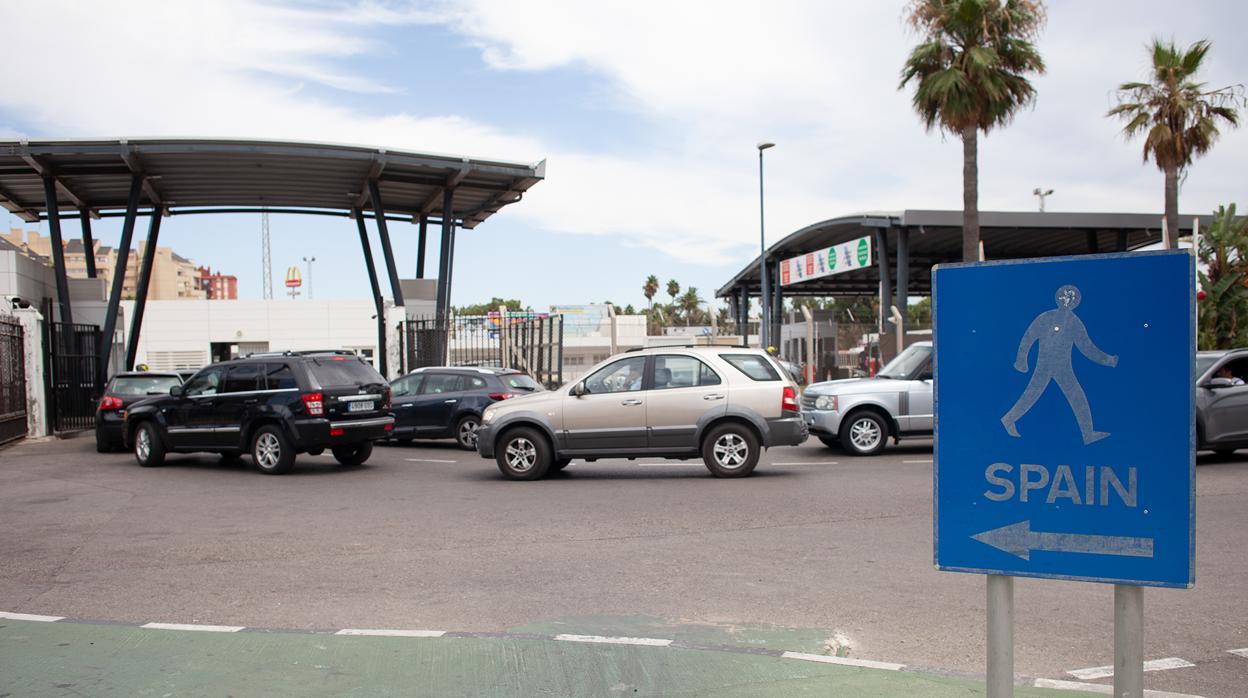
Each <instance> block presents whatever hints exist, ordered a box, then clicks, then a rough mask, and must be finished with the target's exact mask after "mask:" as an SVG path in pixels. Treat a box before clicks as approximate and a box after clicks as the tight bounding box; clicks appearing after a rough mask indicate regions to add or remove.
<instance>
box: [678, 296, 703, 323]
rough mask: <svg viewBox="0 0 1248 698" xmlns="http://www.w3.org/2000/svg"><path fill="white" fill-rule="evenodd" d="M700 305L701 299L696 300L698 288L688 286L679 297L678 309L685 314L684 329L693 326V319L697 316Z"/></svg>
mask: <svg viewBox="0 0 1248 698" xmlns="http://www.w3.org/2000/svg"><path fill="white" fill-rule="evenodd" d="M701 304H702V299H701V298H698V287H697V286H690V287H689V290H687V291H685V293H684V295H682V296H681V297H680V309H681V310H682V311H683V312H684V313H685V327H688V326H690V325H692V324H693V319H694V318H695V317H696V316H697V313H698V306H700V305H701Z"/></svg>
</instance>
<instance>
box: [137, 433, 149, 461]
mask: <svg viewBox="0 0 1248 698" xmlns="http://www.w3.org/2000/svg"><path fill="white" fill-rule="evenodd" d="M134 454H135V455H136V456H138V457H139V460H140V461H146V460H147V458H148V456H150V455H152V435H151V433H150V432H149V431H148V430H147V428H146V427H144V428H142V429H139V433H138V434H136V435H135V437H134Z"/></svg>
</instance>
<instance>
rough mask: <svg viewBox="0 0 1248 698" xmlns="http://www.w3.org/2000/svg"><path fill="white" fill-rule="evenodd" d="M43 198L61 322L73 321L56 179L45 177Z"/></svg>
mask: <svg viewBox="0 0 1248 698" xmlns="http://www.w3.org/2000/svg"><path fill="white" fill-rule="evenodd" d="M43 200H44V204H45V205H46V206H47V209H48V231H49V232H50V233H51V234H52V271H53V273H54V274H55V276H56V300H57V303H58V304H59V306H60V311H61V322H68V323H72V322H73V321H74V314H73V308H72V303H70V299H69V277H68V276H67V275H66V273H65V246H64V244H63V243H62V241H61V210H60V208H59V207H58V204H57V203H56V180H55V179H53V178H51V177H44V178H43Z"/></svg>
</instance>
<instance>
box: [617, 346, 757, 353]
mask: <svg viewBox="0 0 1248 698" xmlns="http://www.w3.org/2000/svg"><path fill="white" fill-rule="evenodd" d="M757 348H758V347H752V346H750V345H748V344H656V345H654V346H652V347H633V348H632V349H625V350H624V353H626V354H630V353H632V352H635V351H645V350H647V349H757Z"/></svg>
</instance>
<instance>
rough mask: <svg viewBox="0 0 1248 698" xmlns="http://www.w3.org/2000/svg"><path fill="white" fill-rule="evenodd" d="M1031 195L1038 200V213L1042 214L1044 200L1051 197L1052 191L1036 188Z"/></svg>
mask: <svg viewBox="0 0 1248 698" xmlns="http://www.w3.org/2000/svg"><path fill="white" fill-rule="evenodd" d="M1031 193H1032V194H1033V195H1034V196H1036V197H1037V198H1039V199H1040V213H1044V200H1045V199H1047V198H1048V197H1050V196H1052V195H1053V190H1052V189H1042V188H1040V187H1036V190H1035V191H1033V192H1031Z"/></svg>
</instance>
